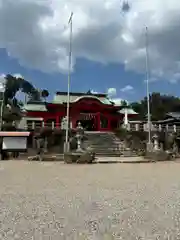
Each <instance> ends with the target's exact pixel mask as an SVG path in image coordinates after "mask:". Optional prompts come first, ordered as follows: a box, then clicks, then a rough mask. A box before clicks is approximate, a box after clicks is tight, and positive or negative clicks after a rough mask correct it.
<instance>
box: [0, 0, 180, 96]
mask: <svg viewBox="0 0 180 240" xmlns="http://www.w3.org/2000/svg"><path fill="white" fill-rule="evenodd" d="M123 2H126V3H127V2H128V4H129V8H128V11H126V12H124V11H123ZM72 11H73V13H74V15H73V19H72V21H73V61H72V62H73V69H74V71H73V73H72V80H71V91H80V92H86V91H88V90H89V89H91V90H93V91H95V92H104V93H105V92H109V93H111V97H113V98H120V99H126V100H129V101H135V100H140V99H142V98H143V97H144V96H145V95H146V84H145V83H144V80H145V54H146V51H145V50H146V48H145V29H146V27H148V42H149V45H148V49H149V60H150V74H151V81H150V92H153V91H156V92H161V93H163V94H164V93H165V94H171V95H176V96H179V95H180V94H179V80H180V44H179V42H180V22H179V14H180V1H179V0H173V1H172V0H166V4H165V2H164V1H163V0H151V1H148V0H141V1H139V0H128V1H127V0H98V1H97V0H86V1H82V0H73V1H71V0H61V1H59V0H53V1H49V0H42V1H37V0H28V1H27V0H21V1H14V0H8V1H7V0H0V33H1V34H0V49H1V50H0V62H1V65H0V74H8V73H10V74H20V75H22V76H23V77H24V78H25V79H27V80H28V81H30V82H32V83H33V84H34V86H35V87H37V88H40V89H48V90H49V92H50V93H51V97H52V95H53V93H54V92H56V91H66V90H67V69H68V47H69V25H68V19H69V16H70V13H71V12H72ZM112 93H113V95H112ZM115 93H116V94H115Z"/></svg>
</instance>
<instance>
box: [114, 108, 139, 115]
mask: <svg viewBox="0 0 180 240" xmlns="http://www.w3.org/2000/svg"><path fill="white" fill-rule="evenodd" d="M125 111H126V108H123V109H121V110H120V111H119V113H121V114H125ZM127 114H129V115H136V114H138V113H137V112H135V111H134V110H133V109H132V108H127Z"/></svg>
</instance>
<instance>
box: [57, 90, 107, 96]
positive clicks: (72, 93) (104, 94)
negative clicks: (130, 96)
mask: <svg viewBox="0 0 180 240" xmlns="http://www.w3.org/2000/svg"><path fill="white" fill-rule="evenodd" d="M56 95H65V96H67V92H56ZM69 95H70V96H77V97H82V96H85V95H92V96H96V97H107V94H106V93H92V92H91V91H88V92H85V93H83V92H70V93H69Z"/></svg>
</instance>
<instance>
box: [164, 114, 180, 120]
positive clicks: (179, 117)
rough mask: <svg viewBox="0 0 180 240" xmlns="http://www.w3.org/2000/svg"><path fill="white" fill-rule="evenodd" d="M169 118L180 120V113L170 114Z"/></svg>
mask: <svg viewBox="0 0 180 240" xmlns="http://www.w3.org/2000/svg"><path fill="white" fill-rule="evenodd" d="M166 115H167V116H168V117H171V118H174V119H177V120H180V112H169V113H167V114H166Z"/></svg>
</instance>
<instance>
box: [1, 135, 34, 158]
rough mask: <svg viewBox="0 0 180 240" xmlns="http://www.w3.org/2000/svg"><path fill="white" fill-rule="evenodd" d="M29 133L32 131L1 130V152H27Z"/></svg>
mask: <svg viewBox="0 0 180 240" xmlns="http://www.w3.org/2000/svg"><path fill="white" fill-rule="evenodd" d="M29 135H30V132H0V138H1V149H2V151H1V154H2V153H3V152H26V151H27V138H28V136H29ZM1 159H2V155H1Z"/></svg>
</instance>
